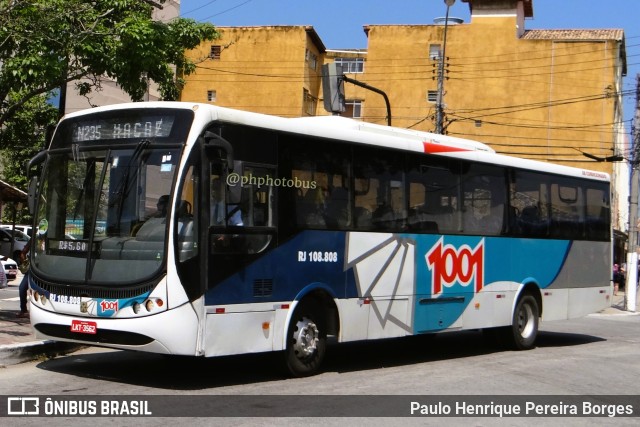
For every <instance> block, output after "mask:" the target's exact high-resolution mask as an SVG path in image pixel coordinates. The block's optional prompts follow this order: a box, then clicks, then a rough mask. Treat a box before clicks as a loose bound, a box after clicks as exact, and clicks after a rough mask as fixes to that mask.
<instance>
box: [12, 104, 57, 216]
mask: <svg viewBox="0 0 640 427" xmlns="http://www.w3.org/2000/svg"><path fill="white" fill-rule="evenodd" d="M14 96H18V95H14ZM9 101H10V102H11V101H14V102H15V100H14V99H11V98H10V99H9ZM57 116H58V109H57V108H56V107H54V106H52V105H51V104H50V103H48V102H47V100H46V98H45V97H44V96H36V97H33V98H31V99H30V100H29V101H27V102H26V103H25V104H24V105H23V106H22V108H20V109H19V110H17V111H16V113H15V114H14V115H13V117H12V118H11V120H8V121H7V122H6V123H5V127H4V129H3V130H2V133H0V137H1V140H0V142H1V143H2V145H3V146H4V147H5V148H4V149H3V150H2V151H1V153H2V154H1V155H0V159H1V160H0V168H1V170H2V175H3V178H2V179H3V181H5V182H7V183H8V184H11V185H13V186H14V187H16V188H18V189H20V190H23V191H26V190H27V187H28V184H27V175H26V165H27V163H28V162H29V160H30V159H31V158H32V157H33V156H35V155H36V154H37V153H38V152H39V151H40V150H42V149H43V148H44V144H45V136H46V133H47V127H48V126H49V125H50V124H51V123H54V122H55V120H56V118H57ZM14 209H15V206H14V205H13V204H9V203H8V204H5V205H4V209H3V218H2V219H1V222H2V223H10V222H11V221H12V219H13V214H14ZM16 221H17V223H18V224H23V223H26V222H28V221H29V219H28V211H27V209H26V207H25V208H23V209H22V210H19V211H18V212H16Z"/></svg>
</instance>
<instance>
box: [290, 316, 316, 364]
mask: <svg viewBox="0 0 640 427" xmlns="http://www.w3.org/2000/svg"><path fill="white" fill-rule="evenodd" d="M293 341H294V344H293V351H294V352H295V354H296V356H297V357H298V358H300V359H306V358H307V357H309V356H312V355H313V354H314V353H315V352H316V350H317V349H318V341H320V331H318V327H317V326H316V324H315V323H314V322H313V320H311V319H309V318H307V317H303V318H302V319H300V320H298V322H297V323H296V330H295V331H294V332H293Z"/></svg>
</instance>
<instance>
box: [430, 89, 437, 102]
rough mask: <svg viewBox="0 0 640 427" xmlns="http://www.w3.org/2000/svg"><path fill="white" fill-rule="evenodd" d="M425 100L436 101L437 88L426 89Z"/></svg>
mask: <svg viewBox="0 0 640 427" xmlns="http://www.w3.org/2000/svg"><path fill="white" fill-rule="evenodd" d="M427 102H434V103H435V102H438V91H437V90H428V91H427Z"/></svg>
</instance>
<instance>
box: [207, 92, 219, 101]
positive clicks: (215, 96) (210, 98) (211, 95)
mask: <svg viewBox="0 0 640 427" xmlns="http://www.w3.org/2000/svg"><path fill="white" fill-rule="evenodd" d="M217 99H218V94H217V92H216V91H215V90H208V91H207V101H209V102H216V101H217Z"/></svg>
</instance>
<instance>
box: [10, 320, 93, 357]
mask: <svg viewBox="0 0 640 427" xmlns="http://www.w3.org/2000/svg"><path fill="white" fill-rule="evenodd" d="M17 314H18V311H17V310H0V368H2V367H3V366H8V365H15V364H18V363H22V362H28V361H31V360H36V359H39V358H52V357H55V356H59V355H62V354H66V353H70V352H72V351H75V350H77V349H78V348H79V347H81V346H79V345H77V344H72V343H65V342H56V341H51V340H39V339H37V338H36V336H35V333H34V331H33V328H32V327H31V324H30V323H29V318H18V317H16V315H17Z"/></svg>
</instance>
